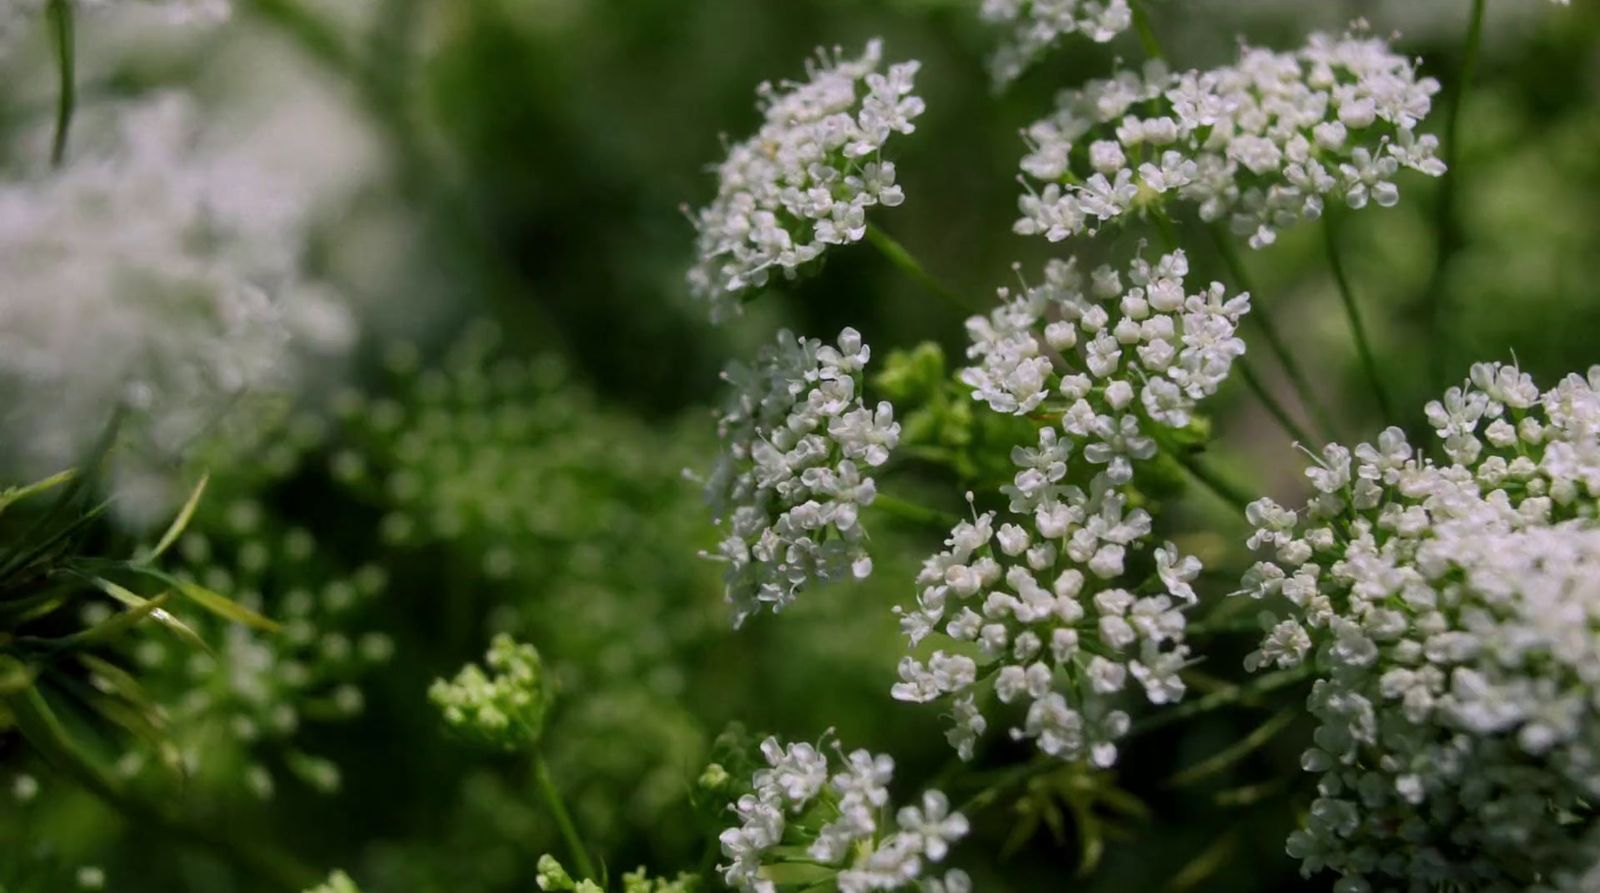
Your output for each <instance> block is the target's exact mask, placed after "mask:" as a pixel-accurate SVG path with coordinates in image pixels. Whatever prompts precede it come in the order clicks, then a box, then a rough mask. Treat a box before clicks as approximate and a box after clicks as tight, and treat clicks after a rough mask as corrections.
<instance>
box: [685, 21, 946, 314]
mask: <svg viewBox="0 0 1600 893" xmlns="http://www.w3.org/2000/svg"><path fill="white" fill-rule="evenodd" d="M882 61H883V44H882V41H879V40H873V41H871V42H870V43H868V44H867V48H866V52H865V53H863V54H862V55H861V56H860V57H858V58H854V59H849V58H845V57H844V56H843V55H842V53H841V51H839V50H837V49H836V50H834V51H833V52H832V53H826V52H820V51H819V53H818V56H817V59H816V60H815V61H813V62H809V63H807V66H806V73H807V75H808V77H809V80H807V81H806V82H805V83H790V82H785V83H783V84H781V85H778V86H774V85H772V84H770V83H767V84H762V85H761V87H760V89H759V90H758V91H757V92H758V94H759V96H760V102H759V104H760V107H761V112H762V116H763V119H764V120H763V123H762V125H761V128H760V130H758V131H757V132H756V134H755V135H754V136H752V137H751V138H749V139H747V140H745V141H744V142H741V143H737V144H735V145H733V146H731V147H729V149H728V157H727V158H726V159H724V160H723V162H722V163H721V164H720V165H719V166H718V167H717V179H718V189H717V197H716V199H715V200H714V201H712V203H711V204H710V205H707V206H706V207H704V208H702V209H700V210H699V211H698V212H695V213H694V215H693V216H692V218H691V219H692V220H693V222H694V225H695V229H696V230H697V231H698V234H699V235H698V238H697V241H696V253H697V254H698V255H699V260H698V262H697V263H696V264H695V265H694V267H693V268H691V269H690V271H689V275H688V280H689V287H690V290H691V291H692V292H693V293H694V295H695V296H696V297H698V298H700V299H702V300H704V301H705V302H706V303H707V305H708V306H709V309H710V312H711V316H712V318H713V319H721V318H724V317H726V316H728V315H731V314H734V313H737V312H738V311H739V307H740V304H739V300H740V296H741V293H743V292H745V291H746V290H747V289H750V288H756V287H760V286H762V285H764V284H766V282H767V280H768V278H769V277H770V276H771V274H772V272H773V270H774V269H776V270H780V271H782V273H783V274H784V275H785V276H790V277H792V276H794V275H795V272H796V271H797V270H798V269H799V268H800V267H802V266H805V265H806V264H808V263H810V262H811V261H813V260H816V259H817V258H819V257H821V256H822V253H823V252H824V251H825V250H826V249H827V247H828V246H829V245H844V244H848V243H851V242H857V241H860V240H861V239H862V238H863V237H864V236H865V235H866V232H867V222H866V213H867V210H868V209H869V208H872V207H874V206H877V205H883V206H885V207H894V206H896V205H899V204H900V203H901V202H902V201H904V200H905V195H904V194H903V193H902V192H901V190H900V187H899V186H897V185H896V184H895V168H894V164H893V163H892V162H890V161H888V160H886V159H884V158H883V157H882V150H883V147H884V146H885V145H886V144H887V143H888V141H889V138H890V137H891V136H892V135H893V134H897V133H900V134H909V133H911V132H913V131H914V130H915V129H916V125H915V124H913V123H912V122H913V121H914V120H915V119H916V118H917V117H918V116H920V115H921V114H922V111H923V102H922V100H921V99H920V98H918V97H917V96H916V95H915V94H913V93H912V92H911V91H912V89H913V82H914V80H915V78H916V74H917V68H918V66H919V63H917V62H902V63H899V64H896V65H891V66H889V68H888V70H887V72H880V71H879V68H880V66H881V63H882Z"/></svg>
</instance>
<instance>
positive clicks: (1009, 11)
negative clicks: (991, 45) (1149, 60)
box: [978, 0, 1133, 85]
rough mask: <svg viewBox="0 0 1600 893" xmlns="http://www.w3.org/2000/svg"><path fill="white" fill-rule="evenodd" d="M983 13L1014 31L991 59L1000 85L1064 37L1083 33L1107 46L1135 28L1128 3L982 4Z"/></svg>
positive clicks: (1011, 0)
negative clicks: (1132, 27) (1114, 39)
mask: <svg viewBox="0 0 1600 893" xmlns="http://www.w3.org/2000/svg"><path fill="white" fill-rule="evenodd" d="M978 14H979V15H980V16H982V18H983V20H984V21H986V22H992V23H995V24H998V25H1003V26H1006V27H1008V28H1010V29H1011V38H1010V40H1008V41H1007V42H1006V43H1005V44H1003V45H1002V46H1001V48H1000V49H999V50H998V51H996V52H995V54H994V56H993V57H992V58H991V59H990V60H989V70H990V73H991V74H992V76H993V77H994V80H995V83H997V84H1001V85H1004V84H1007V83H1010V82H1011V81H1014V80H1016V79H1017V78H1018V77H1019V76H1020V75H1021V74H1022V73H1023V72H1024V71H1026V70H1027V68H1028V67H1029V66H1030V65H1032V64H1033V63H1034V62H1035V61H1037V60H1038V59H1039V57H1040V56H1043V55H1044V54H1045V53H1046V52H1048V51H1049V50H1050V48H1051V47H1053V46H1055V44H1056V43H1057V42H1058V41H1060V40H1061V39H1062V38H1063V37H1065V36H1067V35H1070V34H1082V35H1083V36H1085V37H1087V38H1089V39H1090V40H1092V41H1095V42H1096V43H1105V42H1106V41H1109V40H1110V39H1112V38H1113V37H1116V36H1117V35H1118V34H1121V33H1122V32H1124V31H1126V30H1128V28H1130V27H1131V26H1132V25H1133V9H1132V8H1131V7H1130V6H1129V5H1128V0H983V6H982V8H981V9H980V10H979V12H978Z"/></svg>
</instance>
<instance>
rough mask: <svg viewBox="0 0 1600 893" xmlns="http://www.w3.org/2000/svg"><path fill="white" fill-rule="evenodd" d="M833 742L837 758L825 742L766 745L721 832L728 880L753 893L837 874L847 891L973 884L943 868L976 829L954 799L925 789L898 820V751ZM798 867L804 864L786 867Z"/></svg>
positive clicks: (939, 890)
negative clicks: (799, 855)
mask: <svg viewBox="0 0 1600 893" xmlns="http://www.w3.org/2000/svg"><path fill="white" fill-rule="evenodd" d="M831 749H832V750H833V751H834V753H833V755H832V756H831V757H830V756H829V754H828V750H829V747H828V746H827V745H824V746H822V747H818V746H815V745H812V744H808V743H805V742H800V743H796V744H789V745H785V744H783V743H781V742H780V741H778V739H776V738H768V739H766V740H765V741H763V742H762V743H761V755H762V757H763V758H764V759H765V761H766V764H767V765H766V766H765V767H764V768H761V769H759V770H757V771H756V773H755V775H754V776H753V777H752V778H751V781H750V786H751V791H750V792H749V793H746V794H744V795H742V796H740V797H739V798H738V800H737V801H736V802H735V803H734V804H733V812H734V814H735V815H736V816H737V817H738V819H739V824H738V825H736V826H734V827H730V828H728V829H727V830H725V831H723V832H722V834H721V836H720V838H719V839H720V841H721V844H722V855H723V857H724V858H726V859H727V860H728V861H727V862H725V863H723V864H722V865H720V866H719V868H718V870H719V871H721V872H722V876H723V880H724V881H725V882H726V883H727V885H728V886H729V887H731V888H732V889H735V890H740V891H745V893H774V891H776V890H778V889H779V888H780V887H787V886H797V887H804V886H807V885H817V884H822V883H830V882H831V883H832V884H833V885H834V886H836V887H837V888H838V889H839V891H840V893H867V891H872V890H919V891H929V893H949V891H968V890H970V889H971V883H970V881H969V880H968V878H967V876H966V873H965V872H962V871H961V870H960V869H950V870H949V871H946V872H943V873H941V872H940V870H939V867H938V866H939V863H942V862H943V861H944V860H945V857H946V856H947V855H948V854H949V852H950V848H951V846H952V845H953V844H954V843H956V842H957V841H959V840H960V839H961V838H963V837H965V836H966V834H967V831H968V830H969V824H968V822H967V819H966V817H965V816H963V815H961V813H959V812H956V811H953V810H952V809H951V808H950V801H949V799H948V798H947V797H945V795H944V794H943V793H941V792H939V791H936V790H929V791H925V792H924V793H923V794H922V797H921V799H920V801H918V802H916V803H913V804H908V805H905V806H902V807H899V808H898V810H896V811H894V813H893V815H894V822H893V823H892V824H891V823H889V822H888V820H887V817H888V815H889V814H890V812H889V811H890V802H891V801H890V798H889V788H888V785H889V782H890V781H891V780H892V779H893V777H894V760H893V758H891V757H889V756H888V755H886V754H874V753H872V752H870V751H867V750H854V751H851V752H850V753H848V754H846V753H845V751H844V749H843V748H842V747H840V746H839V745H838V744H837V743H836V742H834V743H833V744H832V748H831ZM788 852H803V853H804V854H805V857H806V858H805V859H804V860H802V861H803V862H804V863H805V866H787V865H786V864H785V863H788V862H791V861H792V860H789V859H785V858H783V854H785V853H788ZM790 867H794V868H802V867H805V868H806V870H803V871H801V872H789V871H786V868H790Z"/></svg>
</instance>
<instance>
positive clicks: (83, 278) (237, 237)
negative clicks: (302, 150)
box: [0, 93, 353, 522]
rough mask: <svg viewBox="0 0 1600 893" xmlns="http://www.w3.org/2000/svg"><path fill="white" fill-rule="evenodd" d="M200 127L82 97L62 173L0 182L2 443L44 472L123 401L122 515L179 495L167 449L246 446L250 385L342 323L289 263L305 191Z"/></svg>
mask: <svg viewBox="0 0 1600 893" xmlns="http://www.w3.org/2000/svg"><path fill="white" fill-rule="evenodd" d="M199 125H200V118H199V115H198V114H197V112H196V110H195V109H194V108H193V106H192V104H191V103H190V101H189V100H188V99H187V98H186V97H183V96H182V95H179V94H172V93H165V94H158V95H156V96H155V97H153V98H150V99H146V100H141V101H139V102H136V103H128V104H125V105H118V106H115V107H112V108H110V109H108V110H106V111H101V110H98V109H93V108H91V109H88V110H86V113H85V114H83V115H81V120H80V121H79V122H78V124H77V126H76V127H75V133H76V136H77V139H76V142H75V143H74V152H73V154H72V156H71V160H70V162H69V163H68V164H67V166H66V167H65V168H63V169H62V170H60V171H56V172H52V173H50V174H47V175H41V176H38V177H34V178H31V179H27V180H21V181H15V182H10V183H5V184H0V269H4V270H5V272H6V279H5V283H4V285H0V416H3V417H4V418H5V419H6V420H7V421H8V422H9V423H10V424H9V426H8V429H7V430H9V431H10V432H12V433H11V436H10V438H9V439H8V442H7V443H6V444H5V445H4V447H3V449H0V453H4V454H5V455H4V460H5V464H7V465H8V466H9V467H11V468H12V469H13V472H14V473H16V474H19V475H20V476H27V477H31V476H35V475H37V474H41V473H49V472H53V471H58V470H60V469H61V468H63V467H66V466H69V465H71V464H73V463H74V462H76V461H78V460H79V459H80V458H81V453H82V452H83V451H84V450H87V449H88V448H89V447H90V446H91V445H92V444H93V443H94V441H95V440H96V438H97V437H98V436H99V435H100V432H101V431H102V430H104V428H105V426H106V425H107V423H108V422H109V420H110V419H111V416H112V414H113V412H114V411H115V410H116V409H117V408H118V407H121V408H123V409H124V410H125V417H124V420H123V429H122V432H121V433H122V436H123V438H124V441H123V442H124V446H125V448H124V449H122V450H119V451H118V453H117V455H116V458H115V472H116V480H115V481H114V482H113V483H114V486H115V487H116V489H117V490H118V491H119V495H120V496H121V497H122V498H121V499H119V504H120V508H121V510H122V511H124V512H125V513H126V514H127V515H128V516H129V517H130V520H133V521H135V522H139V521H141V520H145V516H146V515H159V514H161V513H163V512H165V511H166V510H167V508H168V505H169V504H170V503H171V502H173V501H175V499H181V497H182V493H181V487H175V486H174V484H173V481H172V477H173V475H172V471H171V469H172V468H173V467H174V466H175V465H176V462H175V459H176V458H177V457H178V456H180V455H182V454H184V453H185V452H186V451H187V450H188V449H189V448H190V447H192V446H194V445H195V442H196V441H197V440H198V439H200V438H201V437H203V436H207V437H210V436H222V435H224V434H226V435H228V436H229V438H230V439H231V440H233V441H242V442H248V441H249V440H250V439H251V437H253V436H255V435H256V434H257V433H258V427H262V426H260V425H259V422H258V420H257V418H256V416H257V415H259V414H260V413H259V412H257V411H255V410H257V409H258V407H252V406H251V405H250V403H249V400H248V398H250V397H251V396H253V395H261V396H270V395H273V394H278V393H281V392H283V391H285V390H287V389H289V388H290V387H292V386H293V385H294V384H295V383H296V382H297V381H298V380H299V379H300V378H301V377H302V375H303V374H304V372H305V371H306V369H307V367H309V366H310V363H309V361H310V360H312V359H315V358H317V357H325V356H328V355H330V354H338V353H339V352H341V351H342V350H343V349H344V348H345V347H346V346H347V345H348V344H349V342H350V341H351V340H352V336H353V325H352V321H351V319H350V317H349V314H348V312H347V311H346V309H345V307H344V306H343V305H342V304H341V303H339V302H337V301H334V300H332V299H330V298H329V296H328V295H327V294H325V293H324V292H323V290H322V289H320V288H318V287H316V286H313V285H311V284H310V283H307V282H305V281H303V278H302V276H301V274H300V266H301V264H300V260H301V253H302V248H303V244H302V243H303V240H304V238H305V232H306V228H307V227H308V225H309V219H308V218H309V215H310V206H311V200H312V198H313V197H312V196H310V195H308V194H304V193H303V192H302V191H301V190H300V189H297V188H296V184H295V183H293V182H286V181H285V178H284V177H280V176H278V175H277V174H276V172H275V171H272V170H269V169H266V168H264V167H263V166H262V165H259V164H254V163H252V162H251V161H250V159H249V158H247V157H241V156H239V155H237V154H236V153H232V152H229V151H226V150H224V149H222V148H221V147H218V146H215V145H213V144H212V142H211V141H209V140H208V139H207V138H208V137H209V136H211V134H208V133H206V132H204V131H202V130H201V128H200V126H199ZM174 491H177V492H174Z"/></svg>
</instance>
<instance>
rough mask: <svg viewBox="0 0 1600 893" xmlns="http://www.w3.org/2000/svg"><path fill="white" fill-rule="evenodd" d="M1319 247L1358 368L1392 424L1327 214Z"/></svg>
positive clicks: (1333, 226)
mask: <svg viewBox="0 0 1600 893" xmlns="http://www.w3.org/2000/svg"><path fill="white" fill-rule="evenodd" d="M1322 243H1323V245H1324V247H1326V248H1327V252H1328V266H1329V267H1331V268H1332V269H1333V281H1334V282H1335V283H1336V284H1337V285H1338V286H1339V300H1340V301H1341V302H1343V304H1344V313H1345V316H1346V317H1348V318H1349V320H1350V334H1351V335H1353V336H1355V339H1356V352H1357V353H1359V354H1360V355H1361V366H1362V368H1363V369H1365V370H1366V373H1367V382H1368V383H1369V384H1371V385H1372V393H1373V395H1374V396H1376V397H1377V398H1378V408H1379V409H1380V410H1381V411H1382V412H1383V420H1384V421H1385V422H1386V423H1388V424H1391V425H1392V424H1394V404H1393V403H1391V402H1390V401H1389V393H1388V391H1386V390H1385V389H1384V387H1383V376H1382V375H1381V374H1379V372H1378V358H1377V355H1376V354H1374V353H1373V351H1372V342H1371V341H1369V340H1368V339H1367V328H1366V326H1365V325H1364V324H1363V323H1362V321H1361V307H1360V306H1359V305H1357V304H1356V296H1355V292H1354V291H1353V290H1352V289H1351V288H1350V276H1349V275H1348V274H1347V273H1346V272H1345V268H1344V257H1343V255H1342V254H1341V253H1340V251H1339V230H1338V224H1337V223H1336V222H1335V217H1334V215H1333V214H1331V213H1330V214H1328V215H1327V216H1326V217H1324V218H1323V221H1322Z"/></svg>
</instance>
